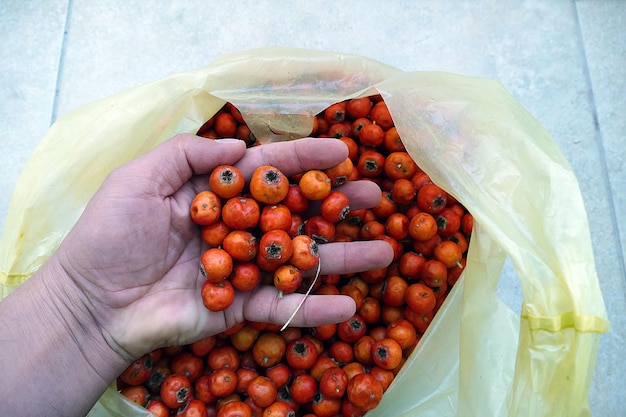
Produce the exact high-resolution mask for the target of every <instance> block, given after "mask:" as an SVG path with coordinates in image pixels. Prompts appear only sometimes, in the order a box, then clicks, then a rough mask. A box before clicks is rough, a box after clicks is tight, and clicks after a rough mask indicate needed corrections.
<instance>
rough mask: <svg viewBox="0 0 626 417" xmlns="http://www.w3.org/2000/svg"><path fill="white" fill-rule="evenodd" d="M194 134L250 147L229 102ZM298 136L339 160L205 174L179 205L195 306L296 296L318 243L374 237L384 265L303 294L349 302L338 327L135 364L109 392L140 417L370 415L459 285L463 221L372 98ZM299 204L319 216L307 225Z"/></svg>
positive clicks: (249, 327) (325, 280) (185, 350)
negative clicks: (362, 194) (372, 185)
mask: <svg viewBox="0 0 626 417" xmlns="http://www.w3.org/2000/svg"><path fill="white" fill-rule="evenodd" d="M198 135H199V136H203V137H206V138H209V139H215V138H221V137H236V138H239V139H241V140H243V141H245V142H246V144H247V146H248V147H252V146H258V145H259V142H258V141H257V140H256V138H255V137H254V135H253V134H252V133H251V131H250V129H249V128H248V126H247V125H246V124H245V122H244V120H243V118H242V117H241V113H240V112H239V111H238V110H237V108H236V107H235V106H233V105H232V104H230V103H227V104H226V105H225V106H224V107H223V108H222V109H221V110H220V111H219V112H218V113H217V114H216V115H215V116H213V117H212V118H211V119H210V120H208V121H207V122H206V123H205V124H204V125H203V126H202V128H201V129H200V130H199V131H198ZM310 136H312V137H319V138H327V140H341V141H343V142H344V143H345V144H346V146H347V147H348V149H349V157H348V158H347V159H346V160H345V161H344V162H342V163H341V164H339V165H338V166H336V167H333V168H330V169H327V170H312V171H309V172H305V173H302V174H300V175H297V176H293V177H291V178H287V177H285V175H284V174H283V173H281V172H280V171H279V170H278V169H276V168H275V167H272V166H263V167H259V168H258V169H257V170H256V171H255V172H254V174H253V175H252V176H251V178H250V179H249V181H248V182H247V183H246V181H245V180H244V178H243V177H242V175H241V173H240V172H239V171H238V170H237V169H236V168H235V167H234V166H221V167H217V168H216V169H215V170H214V171H213V172H212V174H211V175H210V181H209V182H210V184H209V185H210V189H211V191H205V192H201V193H199V194H198V195H197V197H196V199H195V200H194V202H193V203H192V205H191V209H190V214H191V217H192V218H193V219H194V221H196V222H197V223H198V224H199V225H201V229H202V237H203V239H204V241H205V242H206V243H207V244H208V247H209V249H208V250H207V251H206V253H205V254H203V255H202V259H201V264H202V266H201V269H202V271H203V273H204V275H205V276H206V278H207V279H206V283H205V285H204V287H203V289H202V298H203V301H204V303H205V305H206V307H207V308H209V309H210V310H213V311H220V310H223V309H224V308H227V307H228V305H229V303H230V302H232V298H233V294H234V290H235V289H238V290H242V291H247V290H250V289H252V288H254V287H255V286H257V285H259V283H260V284H273V285H276V287H277V288H278V289H279V290H280V291H281V292H282V293H284V294H287V293H290V292H294V291H298V292H304V291H306V290H307V289H308V287H309V286H310V285H311V283H312V282H311V281H312V280H311V278H303V276H302V271H310V270H312V269H313V270H314V268H315V267H316V266H317V265H319V261H320V260H319V253H318V245H321V244H324V243H326V242H337V241H355V240H371V239H381V240H384V241H386V242H388V243H389V244H390V245H391V247H392V248H393V249H394V259H393V262H392V263H391V264H390V265H389V266H388V267H385V268H380V269H377V270H372V271H364V272H360V273H353V274H342V275H339V274H322V275H320V276H319V280H317V282H316V284H315V285H314V286H313V288H312V290H313V293H314V294H344V295H348V296H350V297H352V298H353V300H354V302H355V304H356V307H357V310H356V314H355V315H354V316H353V317H352V318H350V319H349V320H346V321H345V322H342V323H336V324H328V325H323V326H317V327H314V328H295V327H287V328H286V329H284V330H281V328H280V326H277V325H274V324H269V323H256V322H250V321H247V322H243V323H239V324H238V325H237V326H235V327H234V328H232V329H229V330H227V331H225V332H223V333H222V334H220V335H216V336H211V337H208V338H206V339H203V340H200V341H198V342H195V343H192V344H190V345H185V346H172V347H168V348H163V349H158V350H156V351H154V352H151V353H149V354H147V355H145V356H144V357H142V358H140V359H139V360H137V361H136V362H134V363H133V364H132V365H131V366H129V368H128V369H127V370H126V371H125V372H124V374H122V375H121V376H120V378H118V387H119V389H120V390H121V392H122V394H123V395H126V396H127V397H128V398H131V399H132V400H133V401H135V402H137V403H138V404H140V405H142V406H144V407H146V408H148V409H149V410H150V411H151V412H152V413H153V414H154V415H156V416H169V415H186V416H191V415H194V416H215V415H217V416H219V417H227V416H250V417H252V416H257V417H260V416H306V417H311V416H317V417H334V416H345V417H355V416H361V415H363V414H365V413H366V412H367V411H368V410H370V409H372V408H374V407H376V406H377V405H378V403H379V402H380V400H381V398H382V396H383V393H384V392H386V391H387V389H388V388H389V386H390V384H391V383H392V381H393V380H394V378H395V376H396V374H397V373H398V372H399V370H400V369H401V368H402V366H403V364H404V363H405V361H406V359H407V358H408V356H409V355H410V354H411V352H412V351H413V349H414V348H415V346H416V345H417V344H418V343H419V341H420V338H421V336H422V335H423V334H424V332H425V331H426V329H427V328H428V326H429V324H430V323H431V321H432V319H433V316H434V315H435V314H436V313H437V311H438V310H439V308H440V307H441V305H442V303H443V302H444V300H445V299H446V296H447V295H448V294H449V292H450V289H451V288H452V287H453V285H454V284H455V283H456V281H457V280H458V278H459V276H460V275H461V273H462V271H463V269H464V267H465V262H466V255H467V249H468V244H469V240H470V235H471V232H472V227H473V218H472V215H471V214H470V213H469V212H468V211H467V210H466V209H465V207H463V206H462V205H461V204H460V203H459V202H458V201H457V200H456V199H455V198H454V197H453V196H452V195H451V194H449V193H447V192H446V191H444V190H443V189H442V188H440V187H439V186H437V185H436V184H434V183H433V182H432V181H431V179H430V177H429V176H428V175H427V174H426V173H425V172H424V171H422V170H421V169H420V167H418V166H417V165H416V163H415V162H414V161H413V159H412V158H411V157H410V155H409V154H408V153H407V151H406V149H405V147H404V144H403V142H402V140H401V138H400V135H399V134H398V131H397V129H396V127H395V125H394V123H393V120H392V118H391V115H390V113H389V110H388V108H387V106H386V104H385V102H384V100H383V99H382V97H381V96H379V95H374V96H368V97H362V98H355V99H351V100H346V101H343V102H340V103H335V104H333V105H331V106H329V107H328V108H327V109H325V110H324V111H323V112H321V113H320V114H318V115H317V116H316V117H315V119H314V124H313V130H312V132H311V134H310ZM261 146H262V145H261ZM359 179H368V180H370V181H374V182H376V183H377V184H378V185H379V186H380V189H381V190H382V192H381V198H380V202H379V203H378V204H377V205H376V206H374V207H372V208H370V209H359V210H351V209H350V207H349V202H348V200H347V198H346V196H345V195H344V194H342V193H341V191H340V190H341V188H340V187H339V186H340V185H342V184H345V182H347V181H353V180H359ZM313 201H315V202H316V203H315V205H316V206H319V207H320V208H321V211H320V212H319V214H315V215H313V216H309V215H307V213H308V210H307V208H308V207H309V205H310V203H311V202H313ZM309 275H311V274H310V273H309V274H306V276H307V277H308V276H309Z"/></svg>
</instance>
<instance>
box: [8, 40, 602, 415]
mask: <svg viewBox="0 0 626 417" xmlns="http://www.w3.org/2000/svg"><path fill="white" fill-rule="evenodd" d="M373 93H380V94H382V96H383V98H384V99H385V101H386V103H387V105H388V107H389V110H390V112H391V115H392V117H393V119H394V121H395V124H396V127H397V129H398V132H399V133H400V136H401V137H402V138H403V140H404V142H405V144H406V147H407V149H408V151H409V153H410V154H411V156H412V157H413V158H414V159H415V161H416V162H417V163H418V165H419V166H420V167H421V168H423V169H424V170H425V171H426V173H427V174H429V175H430V176H431V178H432V179H433V181H434V182H436V183H437V184H438V185H440V186H442V187H443V188H444V189H446V190H447V191H449V192H450V193H451V194H453V195H454V196H455V197H456V198H457V199H458V200H459V201H460V202H461V203H462V204H463V205H464V206H465V207H467V209H468V210H469V211H470V212H471V213H472V214H473V216H474V219H475V229H474V232H473V234H472V239H471V242H470V248H469V253H468V258H467V266H466V270H465V272H464V274H463V276H462V278H461V279H460V280H459V282H458V283H457V284H456V285H455V287H454V289H453V291H452V292H451V294H450V296H449V297H448V298H447V299H446V302H445V304H444V305H443V307H442V308H441V309H440V310H439V312H438V314H437V315H436V316H435V319H434V320H433V322H432V324H431V326H430V327H429V329H428V331H427V332H426V334H425V335H424V337H423V338H422V341H421V342H420V344H419V345H418V347H417V348H416V349H415V351H414V352H413V353H412V355H411V357H410V358H409V360H408V361H407V362H406V364H405V366H404V367H403V369H402V371H401V372H400V373H399V374H398V376H397V377H396V379H395V381H394V383H393V384H392V386H391V387H390V388H389V390H388V391H387V392H386V393H385V395H384V397H383V400H382V402H381V403H380V405H379V407H378V408H376V409H375V410H373V411H371V412H370V413H369V414H368V415H369V416H371V417H374V416H389V415H394V416H418V415H419V416H457V415H458V416H510V417H513V416H550V417H554V416H567V417H571V416H588V415H590V411H589V406H588V390H589V385H590V383H591V380H592V376H593V369H594V365H595V359H596V355H597V348H598V342H599V338H600V335H601V333H603V332H606V331H608V321H607V316H606V311H605V307H604V303H603V299H602V295H601V292H600V288H599V285H598V280H597V275H596V271H595V264H594V259H593V253H592V249H591V239H590V236H589V226H588V223H587V217H586V213H585V210H584V206H583V202H582V198H581V195H580V192H579V189H578V184H577V181H576V178H575V176H574V174H573V172H572V170H571V168H570V167H569V165H568V163H567V161H566V160H565V158H564V157H563V155H562V153H561V151H560V150H559V149H558V147H557V146H556V144H555V143H554V141H553V140H552V139H551V138H550V136H549V134H548V133H547V132H546V131H545V130H544V129H543V128H542V127H541V126H540V124H539V123H538V122H537V120H536V119H535V118H533V117H532V115H530V114H529V113H528V112H527V111H526V110H525V109H524V108H522V106H521V105H520V104H519V103H518V102H517V101H516V100H515V99H514V98H513V97H512V96H511V95H510V94H509V93H508V92H507V91H506V90H505V89H504V88H503V87H502V86H501V85H500V84H499V83H497V82H496V81H493V80H488V79H482V78H473V77H467V76H460V75H454V74H449V73H438V72H404V71H400V70H398V69H395V68H393V67H389V66H387V65H384V64H382V63H379V62H376V61H372V60H369V59H367V58H364V57H360V56H355V55H345V54H335V53H329V52H321V51H312V50H301V49H286V48H265V49H260V50H252V51H246V52H243V53H238V54H232V55H226V56H223V57H221V58H219V59H217V60H215V61H214V62H213V63H211V64H210V65H209V66H207V67H205V68H200V69H197V70H194V71H189V72H186V73H182V74H178V75H175V76H172V77H168V78H166V79H163V80H160V81H156V82H153V83H151V84H147V85H144V86H140V87H137V88H134V89H131V90H128V91H124V92H121V93H119V94H116V95H114V96H111V97H109V98H106V99H103V100H100V101H98V102H95V103H93V104H91V105H88V106H85V107H83V108H80V109H78V110H76V111H75V112H73V113H71V114H69V115H67V116H66V117H64V118H63V119H61V120H59V121H58V122H57V123H56V124H55V125H54V126H52V127H51V128H50V130H49V132H48V133H47V135H46V136H45V137H44V139H43V140H42V142H41V144H40V145H39V146H38V147H37V149H36V150H35V152H34V154H33V155H32V157H31V158H30V160H29V161H28V163H27V165H26V167H25V169H24V171H23V173H22V175H21V177H20V179H19V181H18V184H17V187H16V190H15V193H14V196H13V198H12V201H11V205H10V207H9V215H8V217H7V221H6V227H5V230H4V233H3V235H2V239H1V240H0V249H1V250H0V257H1V258H0V284H1V287H0V289H1V293H0V296H1V297H5V296H6V295H7V294H8V293H9V292H10V291H11V289H13V288H14V287H15V286H17V285H19V284H20V283H22V282H23V281H24V280H25V279H27V278H28V277H29V276H30V275H32V274H33V272H35V271H36V270H37V269H38V268H39V266H40V265H41V264H42V263H43V262H44V261H45V260H46V259H47V258H48V256H49V255H50V254H51V253H52V252H53V251H54V250H55V249H56V248H57V246H58V245H59V243H60V241H61V240H62V239H63V237H64V236H65V234H66V233H67V232H68V231H69V229H70V228H71V227H72V225H73V224H74V223H75V221H76V220H77V219H78V216H79V215H80V213H81V212H82V210H83V208H84V207H85V205H86V203H87V201H88V200H89V198H90V197H91V196H92V195H93V193H94V192H95V191H96V190H97V188H98V186H99V185H100V184H101V182H102V181H103V180H104V178H105V177H106V175H107V174H108V173H109V172H110V171H111V170H112V169H113V168H115V167H117V166H119V165H120V164H122V163H124V162H126V161H128V160H130V159H133V158H135V157H136V156H139V155H141V154H143V153H145V152H146V151H148V150H149V149H151V148H153V147H154V146H156V145H157V144H159V143H161V142H162V141H164V140H165V139H167V138H169V137H171V136H172V135H174V134H176V133H180V132H189V133H193V132H196V131H197V130H198V128H199V127H200V126H201V125H202V124H203V122H204V121H206V120H207V119H208V118H209V117H210V116H212V115H213V114H215V112H217V110H218V109H219V108H221V107H222V105H223V104H224V103H225V102H226V101H230V102H232V103H233V104H235V105H236V106H237V107H238V108H239V109H241V110H242V113H243V114H244V118H245V120H246V122H247V123H248V124H249V126H250V127H251V129H252V131H253V133H255V135H256V136H257V137H258V138H261V139H262V140H263V141H275V140H289V139H293V138H296V137H299V136H303V135H306V134H307V133H308V132H309V131H310V129H311V126H312V116H313V115H315V114H316V113H318V112H319V111H321V110H322V109H324V108H325V107H327V106H328V105H330V104H332V103H334V102H337V101H341V100H344V99H347V98H352V97H358V96H365V95H369V94H373ZM42 207H45V210H42V209H41V208H42ZM507 257H509V258H510V259H511V261H512V262H513V265H514V266H515V269H516V272H517V274H518V276H519V277H520V281H521V286H522V291H523V296H524V304H523V306H522V314H521V315H518V314H516V313H514V312H513V311H512V310H511V309H510V308H509V307H507V306H506V305H505V304H504V303H503V302H502V301H501V300H500V299H499V298H498V297H497V295H496V286H497V283H498V280H499V278H500V273H501V270H502V266H503V263H504V261H505V259H506V258H507ZM128 407H130V408H128ZM133 408H134V409H135V410H136V413H135V412H132V413H133V414H132V415H137V416H140V415H146V411H145V410H143V412H142V411H141V409H139V408H137V407H132V406H130V405H129V404H128V401H126V400H125V399H124V398H123V397H122V396H121V395H119V394H118V393H116V392H115V390H114V389H113V388H110V389H109V390H108V391H107V392H106V393H105V395H103V397H102V398H101V399H100V401H99V402H98V404H97V405H96V406H95V407H94V409H93V410H92V412H91V413H90V415H91V416H117V415H129V412H130V411H129V410H130V409H133Z"/></svg>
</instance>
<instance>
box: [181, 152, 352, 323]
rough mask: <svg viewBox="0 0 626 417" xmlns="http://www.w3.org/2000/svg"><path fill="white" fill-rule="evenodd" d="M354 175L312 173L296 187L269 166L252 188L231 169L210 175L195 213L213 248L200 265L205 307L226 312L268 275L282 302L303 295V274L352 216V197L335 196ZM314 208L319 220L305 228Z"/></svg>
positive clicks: (196, 201) (256, 174)
mask: <svg viewBox="0 0 626 417" xmlns="http://www.w3.org/2000/svg"><path fill="white" fill-rule="evenodd" d="M349 167H350V166H349V165H347V164H341V166H337V167H333V168H330V169H327V170H310V171H307V172H305V173H304V174H302V175H300V176H298V178H297V182H294V181H295V179H293V178H292V179H291V180H290V179H289V178H287V176H286V175H285V174H283V173H282V172H281V171H280V170H279V169H278V168H276V167H273V166H270V165H264V166H260V167H258V168H257V169H256V170H255V171H254V172H253V174H252V177H251V178H250V181H249V182H246V181H245V179H244V177H243V175H242V173H241V172H240V171H239V170H238V169H237V168H236V167H234V166H231V165H222V166H219V167H217V168H216V169H215V170H213V171H212V172H211V174H210V176H209V185H210V186H211V190H210V191H208V190H207V191H202V192H200V193H198V194H197V195H196V196H195V198H194V200H193V201H192V203H191V207H190V215H191V218H192V219H193V220H194V222H196V223H197V224H198V225H200V226H202V237H203V239H204V241H205V242H207V243H208V244H209V245H210V248H209V249H207V250H206V251H205V252H204V253H203V254H202V256H201V257H200V263H201V271H202V273H203V275H204V276H205V277H206V281H205V283H204V285H203V287H202V300H203V302H204V305H205V306H206V307H207V308H208V309H209V310H211V311H222V310H224V309H226V308H228V307H229V306H230V305H231V303H232V302H233V299H234V297H235V290H240V291H250V290H252V289H253V288H255V287H256V286H257V285H258V284H259V283H260V282H261V281H262V277H263V275H267V274H271V281H272V282H273V284H274V285H275V286H276V288H278V290H279V291H280V294H281V296H282V295H283V294H290V293H293V292H296V291H298V290H301V289H302V288H303V275H302V271H307V270H311V269H313V268H315V267H316V266H317V265H318V264H319V251H318V242H327V241H329V240H331V239H333V237H334V235H335V233H334V232H335V223H337V222H339V221H341V220H343V219H344V218H345V217H346V215H347V214H348V213H349V212H350V206H349V200H348V197H347V196H346V195H345V194H344V193H342V192H341V191H337V190H334V189H333V185H340V184H342V183H343V182H345V181H347V175H348V174H349V172H347V171H346V172H343V171H345V168H349ZM312 201H319V202H320V214H319V215H316V216H314V217H311V218H308V219H307V221H306V222H305V221H304V219H303V218H302V213H304V211H305V210H306V209H307V208H308V206H309V203H310V202H312ZM304 284H307V282H304Z"/></svg>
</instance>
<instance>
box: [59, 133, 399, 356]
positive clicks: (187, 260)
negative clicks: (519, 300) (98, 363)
mask: <svg viewBox="0 0 626 417" xmlns="http://www.w3.org/2000/svg"><path fill="white" fill-rule="evenodd" d="M320 141H323V144H320ZM322 146H323V152H320V149H321V147H322ZM346 157H347V149H346V147H345V145H343V143H342V142H341V141H332V140H328V139H302V140H297V141H290V142H281V143H275V144H267V145H263V146H260V147H255V148H251V149H248V150H246V149H245V146H244V143H243V142H241V141H238V140H224V141H211V140H207V139H201V138H197V137H195V136H191V135H180V136H177V137H175V138H173V139H171V140H169V141H167V142H165V143H164V144H162V145H160V146H158V147H157V148H155V149H154V150H152V151H151V152H149V153H147V154H145V155H143V156H142V157H140V158H138V159H136V160H134V161H131V162H130V163H128V164H126V165H124V166H122V167H120V168H118V169H116V170H115V171H114V172H112V173H111V175H109V177H108V178H107V179H106V180H105V182H104V183H103V185H102V187H101V188H100V190H98V192H97V193H96V194H95V195H94V197H93V198H92V200H91V201H90V202H89V204H88V205H87V207H86V208H85V211H84V213H83V214H82V216H81V217H80V219H79V220H78V222H77V223H76V225H75V227H74V228H73V229H72V230H71V231H70V233H69V234H68V236H67V237H66V239H64V241H63V243H62V244H61V246H60V248H59V250H58V251H57V252H56V253H55V255H54V256H53V261H54V262H56V263H57V264H58V266H59V267H60V268H61V269H62V270H63V271H65V272H66V275H67V277H68V278H69V279H68V282H67V287H68V288H67V291H69V292H70V293H71V291H78V292H79V297H77V299H82V300H87V302H86V304H87V309H88V310H89V312H90V314H91V316H92V317H93V320H94V322H95V324H96V325H97V326H98V327H99V328H100V329H101V331H102V333H103V336H104V338H105V340H107V343H109V345H110V346H111V347H112V348H113V349H114V350H115V351H116V352H117V353H118V354H119V355H121V356H122V357H124V358H125V359H126V360H132V359H134V358H136V357H138V356H140V355H142V354H143V353H145V352H148V351H150V350H153V349H155V348H157V347H161V346H174V345H181V344H187V343H190V342H192V341H194V340H197V339H200V338H202V337H205V336H208V335H212V334H217V333H219V332H221V331H224V330H226V329H227V328H229V327H231V326H233V325H235V324H236V323H238V322H240V321H242V320H244V319H247V320H252V321H260V322H272V323H276V324H283V323H285V322H286V321H287V319H288V318H289V316H290V315H291V314H292V313H293V311H294V310H295V309H296V306H297V304H298V303H299V301H300V299H301V297H302V295H301V294H291V295H288V296H285V297H284V298H282V299H280V300H279V298H278V292H277V291H276V289H275V288H274V287H271V286H259V287H258V288H257V289H255V290H253V291H250V292H246V293H241V292H240V293H237V295H236V297H235V301H234V303H233V304H232V305H231V307H229V308H228V309H227V310H225V311H223V312H210V311H209V310H207V309H206V308H205V307H204V305H203V303H202V298H201V296H200V288H201V286H202V283H203V282H204V280H205V278H204V277H203V276H202V274H201V273H200V269H199V257H200V255H201V253H202V251H203V250H204V249H205V248H203V243H202V239H201V236H200V231H199V228H198V227H197V225H195V223H193V222H192V220H191V219H190V217H189V205H190V203H191V200H192V199H193V197H194V196H195V194H196V193H197V192H199V191H200V190H204V189H208V181H207V178H208V173H209V172H210V171H211V170H212V169H213V168H214V167H216V166H218V165H220V164H234V165H235V166H237V167H238V168H239V169H240V170H241V171H242V172H243V173H244V175H245V176H246V177H249V175H250V174H251V173H252V171H253V170H254V169H255V168H256V167H257V166H259V165H274V166H277V167H278V168H280V169H281V170H282V171H283V172H284V173H285V174H287V175H292V174H295V173H298V172H302V171H305V170H308V169H313V168H326V167H331V166H333V165H336V164H338V163H339V162H341V161H343V160H344V159H345V158H346ZM344 191H345V192H346V194H348V196H349V197H350V201H351V207H352V208H360V207H371V206H373V205H374V204H376V203H377V202H378V200H379V198H380V190H379V189H378V186H376V185H375V184H374V183H373V182H370V181H359V182H355V183H352V184H349V185H348V186H344ZM320 253H321V268H322V269H321V273H322V274H328V273H346V272H357V271H363V270H369V269H375V268H380V267H382V266H385V265H387V264H388V263H389V262H390V261H391V259H392V256H393V254H392V250H391V248H390V247H389V245H387V244H386V243H385V242H382V241H371V242H352V243H331V244H325V245H321V246H320ZM331 297H333V298H331ZM354 308H355V307H354V303H353V301H352V299H350V298H349V297H346V296H310V297H309V298H308V299H307V300H306V302H305V303H304V305H303V307H302V309H301V310H300V311H299V312H298V314H297V315H296V317H295V318H294V321H293V322H292V325H294V326H315V325H319V324H323V323H328V322H339V321H343V320H346V319H347V318H349V317H350V316H351V315H352V314H353V313H354Z"/></svg>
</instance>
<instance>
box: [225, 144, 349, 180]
mask: <svg viewBox="0 0 626 417" xmlns="http://www.w3.org/2000/svg"><path fill="white" fill-rule="evenodd" d="M347 157H348V148H347V147H346V145H345V144H344V143H343V142H342V141H340V140H333V139H329V138H323V139H318V138H303V139H297V140H292V141H287V142H275V143H268V144H264V145H262V146H256V147H254V148H251V149H249V150H248V152H246V155H245V156H244V157H243V158H241V160H240V161H239V162H238V163H237V168H239V169H240V170H241V172H242V173H243V174H244V176H245V177H246V178H249V177H250V175H252V172H253V171H254V170H255V168H257V167H258V166H261V165H272V166H275V167H276V168H278V169H280V170H281V171H282V172H283V173H284V174H285V175H287V176H291V175H294V174H298V173H300V172H303V171H308V170H310V169H326V168H330V167H333V166H335V165H337V164H339V163H341V162H343V161H344V160H345V159H346V158H347Z"/></svg>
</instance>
